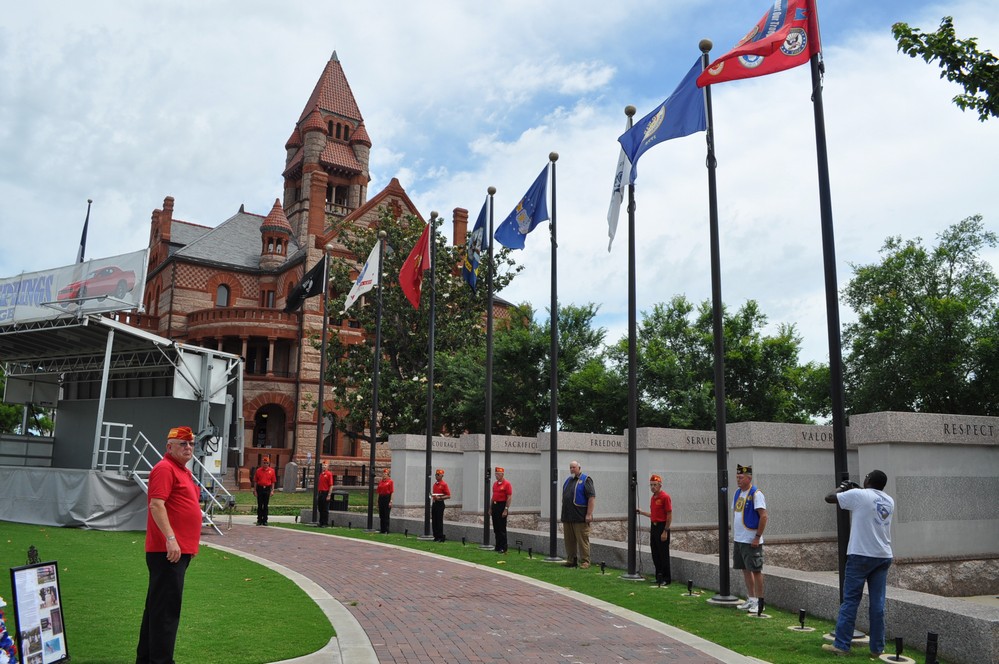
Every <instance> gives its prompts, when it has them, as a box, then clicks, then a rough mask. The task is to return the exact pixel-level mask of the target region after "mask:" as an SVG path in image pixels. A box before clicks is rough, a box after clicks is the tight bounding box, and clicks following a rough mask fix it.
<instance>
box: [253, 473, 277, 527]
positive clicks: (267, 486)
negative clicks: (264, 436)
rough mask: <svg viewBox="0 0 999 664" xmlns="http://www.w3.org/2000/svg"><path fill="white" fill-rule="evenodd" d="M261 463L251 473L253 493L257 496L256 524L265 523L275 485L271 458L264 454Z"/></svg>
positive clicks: (262, 524) (275, 478)
mask: <svg viewBox="0 0 999 664" xmlns="http://www.w3.org/2000/svg"><path fill="white" fill-rule="evenodd" d="M261 463H262V464H263V465H262V466H260V467H259V468H257V472H255V473H253V495H255V496H256V497H257V525H258V526H266V525H267V511H268V510H269V509H270V504H271V494H272V493H274V489H275V488H276V487H277V473H275V472H274V469H273V468H271V458H270V457H267V456H265V457H264V460H263V461H262V462H261Z"/></svg>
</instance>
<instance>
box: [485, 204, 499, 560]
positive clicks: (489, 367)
mask: <svg viewBox="0 0 999 664" xmlns="http://www.w3.org/2000/svg"><path fill="white" fill-rule="evenodd" d="M486 191H487V192H488V193H489V235H487V236H486V237H487V238H489V254H488V255H489V264H488V271H487V272H486V413H485V424H486V456H485V464H486V472H485V477H484V479H485V481H484V482H483V484H484V488H483V498H482V548H483V549H488V548H490V547H489V516H490V514H489V507H490V504H491V503H492V487H491V486H490V485H489V482H490V480H491V479H492V468H493V460H492V452H493V196H495V195H496V187H489V188H488V189H486Z"/></svg>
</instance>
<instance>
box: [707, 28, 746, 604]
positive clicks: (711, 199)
mask: <svg viewBox="0 0 999 664" xmlns="http://www.w3.org/2000/svg"><path fill="white" fill-rule="evenodd" d="M698 46H699V47H700V49H701V69H702V70H704V69H707V67H708V53H709V52H710V51H711V46H712V44H711V40H710V39H702V40H701V42H700V44H699V45H698ZM703 89H704V110H705V115H706V116H707V132H706V136H705V138H706V141H707V146H708V155H707V167H708V225H709V227H710V234H711V320H712V328H713V335H714V355H715V438H716V439H717V450H716V451H717V455H716V457H715V458H716V460H717V481H718V594H717V595H715V596H714V597H712V598H711V601H712V602H721V603H728V602H736V601H738V599H739V598H738V597H734V596H732V594H731V589H730V581H731V580H730V577H729V569H728V551H729V548H728V511H729V509H731V508H730V507H729V501H728V437H727V435H726V431H727V426H726V422H725V327H724V321H723V320H722V292H721V250H720V248H719V241H718V185H717V182H716V179H715V167H716V166H717V161H716V160H715V125H714V115H713V114H712V111H711V86H710V85H706V86H704V88H703Z"/></svg>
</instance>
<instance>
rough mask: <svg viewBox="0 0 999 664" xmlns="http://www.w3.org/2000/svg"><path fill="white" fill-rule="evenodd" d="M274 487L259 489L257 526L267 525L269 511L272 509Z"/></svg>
mask: <svg viewBox="0 0 999 664" xmlns="http://www.w3.org/2000/svg"><path fill="white" fill-rule="evenodd" d="M273 491H274V487H272V486H258V487H257V525H259V526H266V525H267V511H268V510H269V509H270V504H271V493H272V492H273Z"/></svg>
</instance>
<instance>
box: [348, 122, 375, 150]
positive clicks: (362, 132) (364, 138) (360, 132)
mask: <svg viewBox="0 0 999 664" xmlns="http://www.w3.org/2000/svg"><path fill="white" fill-rule="evenodd" d="M350 142H351V143H360V144H362V145H367V146H368V147H369V148H370V147H371V139H370V138H368V130H367V129H365V128H364V123H363V122H362V123H361V124H359V125H358V126H357V129H355V130H354V133H353V134H351V136H350Z"/></svg>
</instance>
